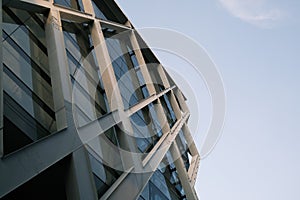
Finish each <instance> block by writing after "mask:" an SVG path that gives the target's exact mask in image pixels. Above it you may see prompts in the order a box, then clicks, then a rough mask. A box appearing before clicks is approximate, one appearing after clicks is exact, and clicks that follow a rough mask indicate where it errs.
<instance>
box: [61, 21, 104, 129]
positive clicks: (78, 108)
mask: <svg viewBox="0 0 300 200" xmlns="http://www.w3.org/2000/svg"><path fill="white" fill-rule="evenodd" d="M62 26H63V31H64V39H65V47H66V54H67V57H68V64H69V72H70V78H71V82H72V85H73V98H74V102H75V113H76V117H77V121H78V126H79V127H80V126H83V125H85V124H87V123H89V122H91V121H93V120H95V119H98V118H99V117H101V116H102V115H104V114H106V113H108V112H109V105H108V101H107V97H106V93H105V90H104V88H103V83H102V78H101V74H100V69H99V65H98V64H97V61H96V58H95V52H94V46H93V42H92V39H91V35H90V25H89V24H85V23H74V22H68V21H62Z"/></svg>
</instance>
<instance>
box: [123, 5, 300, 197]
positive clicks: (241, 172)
mask: <svg viewBox="0 0 300 200" xmlns="http://www.w3.org/2000/svg"><path fill="white" fill-rule="evenodd" d="M117 2H118V4H119V5H120V7H121V8H122V9H123V11H124V12H125V13H126V15H127V16H128V17H129V19H130V20H131V21H132V23H133V24H134V26H135V27H136V28H144V27H161V28H169V29H173V30H176V31H179V32H181V33H184V34H186V35H187V36H189V37H191V38H193V39H194V40H196V41H197V42H198V43H199V44H201V45H202V46H203V47H204V48H205V49H206V50H207V52H208V53H209V55H210V57H211V58H212V59H213V60H214V62H215V63H216V65H217V67H218V69H219V71H220V73H221V75H222V78H223V81H224V85H225V88H226V96H227V115H226V122H225V126H224V130H223V135H222V137H221V139H220V141H219V143H218V144H217V146H216V148H215V149H214V151H213V152H212V154H210V156H208V157H207V158H206V159H204V160H203V161H202V163H201V167H200V171H199V176H198V181H197V185H196V188H197V192H198V194H199V196H200V198H201V199H202V200H220V199H223V200H240V199H243V200H248V199H249V200H250V199H251V200H253V199H255V200H265V199H272V200H279V199H300V190H299V188H300V172H299V169H300V161H299V152H300V145H299V141H300V105H299V104H300V54H299V53H300V38H299V37H300V12H299V10H300V1H298V0H211V1H202V0H200V1H170V0H165V1H158V0H152V1H145V0H130V1H125V0H118V1H117ZM150 45H151V44H150ZM159 57H160V58H161V60H162V63H163V64H164V65H167V66H172V65H176V64H177V65H179V64H180V62H177V61H176V62H175V61H174V59H173V60H172V59H169V58H170V57H168V56H163V54H160V56H159ZM181 64H182V63H181ZM174 67H175V68H176V66H174ZM177 67H178V66H177ZM179 67H180V66H179ZM201 88H202V87H200V89H199V88H198V87H197V88H194V90H195V91H197V92H196V93H197V94H204V93H205V92H204V91H202V90H201ZM202 89H203V88H202ZM203 90H205V89H203ZM204 96H205V95H204ZM205 98H206V97H204V99H205ZM206 103H207V100H203V101H202V102H201V105H200V108H202V109H200V110H201V113H203V114H202V115H201V116H202V117H201V118H200V119H201V120H202V119H203V120H202V121H204V122H207V120H205V119H206V117H205V116H206V115H207V116H208V118H209V108H208V107H209V106H210V105H209V103H208V105H205V104H206ZM206 107H207V108H206ZM202 121H201V122H202ZM203 127H204V128H203V130H204V129H205V125H203ZM201 130H202V129H201ZM197 134H199V135H201V133H197ZM199 138H200V139H201V137H199ZM199 144H200V142H199Z"/></svg>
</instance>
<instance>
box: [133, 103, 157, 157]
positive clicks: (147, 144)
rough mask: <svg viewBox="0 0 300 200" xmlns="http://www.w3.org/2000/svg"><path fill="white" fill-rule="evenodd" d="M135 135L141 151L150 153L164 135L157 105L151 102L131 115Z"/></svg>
mask: <svg viewBox="0 0 300 200" xmlns="http://www.w3.org/2000/svg"><path fill="white" fill-rule="evenodd" d="M130 121H131V124H132V128H133V132H134V137H135V140H136V143H137V147H138V149H139V151H141V152H142V153H149V152H150V151H151V149H152V148H153V147H154V146H155V144H156V143H157V141H158V140H159V138H160V137H161V136H162V129H161V126H160V123H159V121H158V118H157V113H156V111H155V106H154V104H153V103H150V104H149V105H148V106H146V107H145V108H143V109H141V110H139V111H138V112H136V113H134V114H133V115H132V116H131V117H130Z"/></svg>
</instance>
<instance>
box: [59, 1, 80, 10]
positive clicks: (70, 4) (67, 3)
mask: <svg viewBox="0 0 300 200" xmlns="http://www.w3.org/2000/svg"><path fill="white" fill-rule="evenodd" d="M54 3H56V4H59V5H62V6H65V7H68V8H72V9H75V10H79V11H82V12H84V9H83V4H82V0H54Z"/></svg>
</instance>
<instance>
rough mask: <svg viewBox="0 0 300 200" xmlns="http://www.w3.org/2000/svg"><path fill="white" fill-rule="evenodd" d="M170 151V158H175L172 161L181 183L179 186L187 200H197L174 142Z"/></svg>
mask: <svg viewBox="0 0 300 200" xmlns="http://www.w3.org/2000/svg"><path fill="white" fill-rule="evenodd" d="M170 151H171V154H172V157H173V158H177V159H176V160H175V161H174V164H175V167H176V170H177V172H178V177H179V179H180V181H181V185H182V187H183V189H184V191H185V194H186V197H187V199H198V197H197V194H196V191H195V189H194V187H193V186H192V185H191V183H190V179H189V177H188V173H187V171H186V168H185V166H184V163H183V160H182V158H181V154H180V151H179V149H178V147H177V145H176V143H175V142H173V144H172V145H171V148H170Z"/></svg>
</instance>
